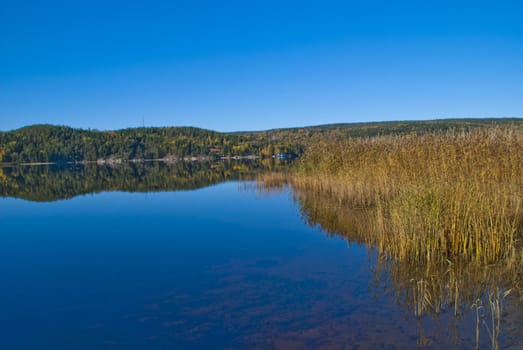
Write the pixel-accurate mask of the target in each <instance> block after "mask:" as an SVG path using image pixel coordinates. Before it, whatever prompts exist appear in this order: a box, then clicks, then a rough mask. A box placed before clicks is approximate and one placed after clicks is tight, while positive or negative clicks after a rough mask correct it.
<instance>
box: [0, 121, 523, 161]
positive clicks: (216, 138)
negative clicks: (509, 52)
mask: <svg viewBox="0 0 523 350" xmlns="http://www.w3.org/2000/svg"><path fill="white" fill-rule="evenodd" d="M512 124H516V125H522V124H523V119H521V118H519V119H518V118H505V119H442V120H433V121H403V122H374V123H354V124H332V125H321V126H311V127H303V128H289V129H274V130H267V131H251V132H234V133H222V132H217V131H211V130H205V129H199V128H193V127H154V128H152V127H151V128H132V129H123V130H117V131H98V130H83V129H74V128H70V127H66V126H53V125H33V126H28V127H23V128H20V129H17V130H13V131H8V132H0V162H2V163H39V162H86V161H99V160H142V159H184V158H187V157H205V158H207V159H214V158H219V157H242V156H243V157H244V156H253V155H255V156H260V157H262V158H268V157H272V156H274V155H276V154H280V153H285V154H291V155H295V156H300V155H302V154H303V153H304V151H305V149H306V148H307V147H308V146H310V145H311V144H315V143H317V142H319V141H328V140H344V139H349V138H353V137H369V136H376V135H389V134H407V133H426V132H435V131H436V132H437V131H447V130H461V129H464V130H469V129H472V128H478V127H486V126H492V125H512Z"/></svg>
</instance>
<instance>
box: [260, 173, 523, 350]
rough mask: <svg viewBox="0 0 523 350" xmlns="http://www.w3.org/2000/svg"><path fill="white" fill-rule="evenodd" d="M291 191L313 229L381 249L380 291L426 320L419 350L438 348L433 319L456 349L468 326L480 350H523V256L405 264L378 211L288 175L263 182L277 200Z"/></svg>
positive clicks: (377, 285)
mask: <svg viewBox="0 0 523 350" xmlns="http://www.w3.org/2000/svg"><path fill="white" fill-rule="evenodd" d="M287 186H288V187H290V188H292V192H293V198H294V201H295V202H296V204H297V206H298V207H299V210H300V211H301V214H302V218H303V220H304V221H306V222H307V223H308V224H309V225H310V226H313V227H315V226H319V227H321V229H322V230H323V231H324V232H325V233H326V234H328V235H331V236H339V237H342V238H344V239H346V240H347V241H348V242H349V244H350V243H357V244H364V245H366V246H367V247H369V248H374V249H376V251H377V253H378V259H377V262H376V266H375V281H374V283H373V284H374V287H375V288H377V289H385V290H387V293H388V294H390V295H392V296H393V297H394V300H395V302H396V303H397V304H399V305H400V306H401V307H402V308H403V309H404V310H405V312H406V314H407V315H412V316H414V317H416V318H417V319H418V320H419V322H420V323H419V325H420V327H419V332H418V345H419V346H427V345H429V344H430V339H429V338H427V337H426V334H427V333H430V329H431V328H433V327H434V324H433V323H430V325H425V326H424V325H423V323H424V322H426V320H428V319H432V320H434V319H436V320H439V321H441V324H443V325H445V326H448V327H453V332H454V334H455V338H456V344H459V343H460V342H459V339H460V337H462V336H463V334H461V335H459V334H458V329H459V328H460V327H463V324H468V326H467V327H468V328H469V329H467V328H465V330H464V331H465V332H466V333H471V332H472V333H473V335H474V344H475V347H476V348H479V347H480V345H483V346H482V348H485V347H487V348H492V349H498V348H500V344H503V346H504V347H510V346H514V348H519V347H522V346H523V336H522V335H523V334H522V331H521V329H523V293H522V291H523V289H522V288H523V266H521V264H520V260H519V258H518V257H517V256H513V257H511V258H507V259H504V260H501V261H497V262H496V263H495V264H491V265H488V266H485V265H480V264H476V263H469V262H465V261H463V262H462V261H459V259H458V260H457V261H453V262H451V261H450V260H448V259H447V258H446V257H440V256H434V257H433V259H431V261H430V262H428V261H426V260H416V259H409V258H405V259H401V258H399V257H398V256H395V255H394V251H391V250H390V249H389V247H388V245H387V241H388V240H390V239H394V237H387V238H384V237H382V236H381V235H379V234H375V231H374V230H373V227H374V225H375V220H377V217H378V216H377V215H375V214H376V213H375V212H374V210H375V209H359V208H352V207H350V206H348V205H346V204H345V203H344V202H343V199H342V198H340V197H339V196H337V195H336V194H332V193H327V192H325V191H318V190H316V189H313V188H310V187H307V186H300V185H299V184H298V185H297V184H295V183H293V181H292V178H291V177H288V176H285V175H283V176H282V175H274V174H272V175H268V176H265V177H263V179H262V180H261V181H260V182H259V183H258V190H260V191H261V192H269V193H270V192H271V191H279V190H282V188H285V187H287ZM471 321H472V322H471ZM441 324H440V325H441ZM470 327H473V330H471V329H470Z"/></svg>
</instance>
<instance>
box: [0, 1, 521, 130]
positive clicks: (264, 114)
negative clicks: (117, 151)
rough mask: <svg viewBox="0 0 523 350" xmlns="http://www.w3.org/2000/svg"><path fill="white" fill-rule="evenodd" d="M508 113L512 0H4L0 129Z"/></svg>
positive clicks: (515, 111)
mask: <svg viewBox="0 0 523 350" xmlns="http://www.w3.org/2000/svg"><path fill="white" fill-rule="evenodd" d="M504 116H523V2H522V1H503V0H495V1H481V0H476V1H459V0H456V1H448V2H446V1H430V0H418V1H374V0H365V1H363V0H362V1H349V0H347V1H328V0H322V1H303V0H302V1H284V0H279V1H269V0H266V1H257V0H249V1H246V0H241V1H225V0H221V1H217V0H216V1H198V0H191V1H164V2H162V1H154V0H148V1H143V2H142V1H135V2H133V1H129V0H128V1H121V2H120V1H109V0H106V1H96V0H88V1H77V0H76V1H71V0H67V1H52V0H48V1H24V0H16V1H15V0H11V1H8V0H0V130H9V129H13V128H18V127H21V126H24V125H28V124H33V123H51V124H65V125H70V126H74V127H83V128H96V129H118V128H124V127H134V126H141V125H142V123H145V125H146V126H171V125H174V126H179V125H192V126H198V127H204V128H208V129H216V130H221V131H232V130H255V129H268V128H276V127H287V126H303V125H313V124H324V123H337V122H357V121H374V120H398V119H401V120H407V119H433V118H443V117H504Z"/></svg>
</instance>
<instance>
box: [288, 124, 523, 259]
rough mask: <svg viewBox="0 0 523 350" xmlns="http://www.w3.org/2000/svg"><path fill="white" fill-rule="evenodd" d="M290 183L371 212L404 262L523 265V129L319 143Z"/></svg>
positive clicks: (370, 228)
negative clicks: (501, 262)
mask: <svg viewBox="0 0 523 350" xmlns="http://www.w3.org/2000/svg"><path fill="white" fill-rule="evenodd" d="M290 181H291V182H292V184H293V186H294V187H296V188H302V189H307V190H312V191H317V192H318V193H321V194H322V195H329V196H331V197H332V198H334V199H335V200H336V201H337V204H338V205H340V206H344V207H347V208H351V209H367V210H368V212H367V216H368V218H367V221H368V222H367V223H366V227H367V228H366V230H367V234H368V235H371V236H372V237H373V239H372V240H373V241H374V243H379V246H381V247H382V248H383V250H384V251H386V252H387V253H388V254H390V255H391V256H393V257H395V258H399V259H402V260H411V261H413V262H422V261H425V262H430V261H433V260H435V259H439V260H449V261H452V262H456V261H475V262H478V263H482V264H488V263H494V262H496V261H498V260H500V259H503V260H505V261H521V259H522V258H523V250H522V244H521V243H522V242H521V241H522V239H523V129H521V128H518V127H503V128H500V127H492V128H484V129H475V130H472V131H469V132H464V131H463V132H462V131H453V132H446V133H431V134H424V135H403V136H379V137H373V138H357V139H350V140H345V141H337V142H327V143H325V142H320V143H318V144H315V145H313V146H312V147H311V148H310V149H309V150H308V151H307V152H306V153H305V155H304V157H303V158H302V159H301V160H300V161H299V165H298V169H297V171H296V172H295V173H294V174H293V175H292V176H291V178H290Z"/></svg>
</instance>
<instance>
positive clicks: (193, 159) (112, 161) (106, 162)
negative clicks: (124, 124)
mask: <svg viewBox="0 0 523 350" xmlns="http://www.w3.org/2000/svg"><path fill="white" fill-rule="evenodd" d="M261 158H262V157H261V156H258V155H248V156H227V157H225V156H224V157H208V156H192V157H183V158H152V159H98V160H84V161H78V162H71V161H68V162H29V163H28V162H24V163H7V162H0V167H9V166H35V165H56V164H68V165H75V164H80V165H84V164H98V165H114V164H122V163H149V162H163V163H175V162H197V161H200V162H204V161H205V162H206V161H222V160H254V159H261ZM272 158H274V157H272Z"/></svg>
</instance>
